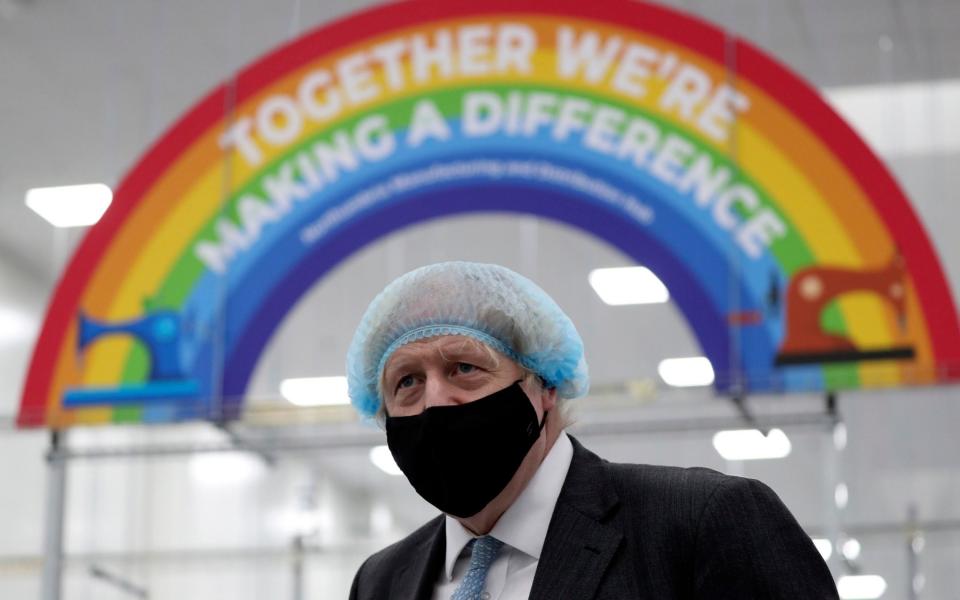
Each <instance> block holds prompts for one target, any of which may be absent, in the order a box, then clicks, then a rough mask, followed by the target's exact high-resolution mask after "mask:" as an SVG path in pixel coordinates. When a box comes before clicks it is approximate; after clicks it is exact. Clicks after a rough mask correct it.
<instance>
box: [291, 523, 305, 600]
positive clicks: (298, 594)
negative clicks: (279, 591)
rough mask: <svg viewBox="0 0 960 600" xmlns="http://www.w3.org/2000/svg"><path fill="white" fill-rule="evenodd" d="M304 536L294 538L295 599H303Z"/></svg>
mask: <svg viewBox="0 0 960 600" xmlns="http://www.w3.org/2000/svg"><path fill="white" fill-rule="evenodd" d="M303 598H304V596H303V536H302V535H297V536H296V537H294V538H293V600H303Z"/></svg>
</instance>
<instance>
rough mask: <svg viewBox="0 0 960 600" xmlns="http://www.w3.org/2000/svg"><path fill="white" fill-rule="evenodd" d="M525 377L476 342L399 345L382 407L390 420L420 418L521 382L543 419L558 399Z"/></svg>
mask: <svg viewBox="0 0 960 600" xmlns="http://www.w3.org/2000/svg"><path fill="white" fill-rule="evenodd" d="M524 374H525V373H524V371H523V369H522V368H520V366H519V365H518V364H517V363H515V362H513V361H512V360H510V359H509V358H507V357H505V356H503V355H502V354H500V353H498V352H496V351H493V350H490V349H488V348H487V347H486V346H483V345H482V344H481V343H480V342H477V341H475V340H473V339H472V338H467V337H464V336H458V335H449V336H441V337H435V338H429V339H426V340H423V341H420V342H413V343H410V344H406V345H404V346H401V347H400V348H398V349H397V350H396V351H395V352H394V353H393V355H391V357H390V359H389V360H388V361H387V364H386V366H385V367H384V371H383V381H382V385H383V388H382V389H383V401H384V407H385V408H386V411H387V414H389V415H390V416H392V417H406V416H411V415H417V414H420V413H421V412H423V411H424V410H425V409H427V408H430V407H431V406H445V405H454V404H466V403H468V402H473V401H474V400H479V399H480V398H483V397H485V396H488V395H490V394H492V393H494V392H497V391H499V390H502V389H504V388H506V387H507V386H509V385H510V384H512V383H513V382H515V381H518V380H521V379H523V380H524V381H523V383H522V384H521V385H522V387H523V388H524V390H525V391H526V393H527V396H528V397H529V398H530V399H531V402H532V403H533V406H534V409H535V410H536V411H537V416H538V418H542V416H543V410H544V409H547V410H550V409H551V408H552V407H553V402H552V401H553V400H554V399H555V395H554V394H550V393H546V391H545V390H542V389H541V388H540V386H539V385H537V384H536V382H535V381H534V379H535V378H532V377H526V378H525V377H524ZM545 400H546V401H545ZM547 404H549V406H547Z"/></svg>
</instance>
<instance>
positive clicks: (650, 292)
mask: <svg viewBox="0 0 960 600" xmlns="http://www.w3.org/2000/svg"><path fill="white" fill-rule="evenodd" d="M587 280H588V281H589V282H590V287H592V288H593V291H595V292H596V293H597V295H598V296H600V299H601V300H603V301H604V302H605V303H607V304H609V305H610V306H624V305H627V304H657V303H662V302H666V301H668V300H670V293H669V292H668V291H667V287H666V286H665V285H663V282H662V281H660V279H658V278H657V276H656V275H654V274H653V271H651V270H650V269H648V268H646V267H615V268H609V269H594V270H593V271H590V275H588V276H587Z"/></svg>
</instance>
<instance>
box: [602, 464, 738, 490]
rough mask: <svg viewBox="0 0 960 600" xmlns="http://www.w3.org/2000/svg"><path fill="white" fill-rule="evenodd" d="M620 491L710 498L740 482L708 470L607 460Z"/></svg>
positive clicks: (607, 469)
mask: <svg viewBox="0 0 960 600" xmlns="http://www.w3.org/2000/svg"><path fill="white" fill-rule="evenodd" d="M604 463H605V464H604V467H605V470H606V472H607V473H608V475H609V476H610V478H611V479H612V480H613V481H614V482H615V483H616V484H618V485H617V487H618V488H620V489H628V490H636V491H642V492H643V493H650V492H661V493H667V494H685V495H692V496H698V497H709V496H710V495H711V494H712V493H713V492H714V491H715V490H716V489H717V488H718V487H719V486H723V485H725V484H729V483H731V482H732V480H736V479H739V478H737V477H732V476H730V475H724V474H723V473H720V472H719V471H715V470H713V469H708V468H706V467H673V466H666V465H647V464H638V463H617V462H609V461H604Z"/></svg>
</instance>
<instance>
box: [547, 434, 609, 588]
mask: <svg viewBox="0 0 960 600" xmlns="http://www.w3.org/2000/svg"><path fill="white" fill-rule="evenodd" d="M570 440H571V441H572V442H573V461H572V462H571V463H570V470H569V471H568V472H567V478H566V480H564V483H563V488H562V490H561V491H560V497H559V498H558V499H557V506H556V508H555V509H554V511H553V517H552V518H551V520H550V527H549V528H548V529H547V537H546V539H545V540H544V544H543V552H542V553H541V555H540V561H539V565H538V567H537V572H536V575H534V579H533V589H532V590H531V591H530V600H553V599H555V598H578V599H584V600H588V599H590V598H593V597H594V595H595V594H596V591H597V586H598V585H599V584H600V580H601V579H602V577H603V574H604V572H605V571H606V570H607V566H608V565H609V564H610V560H611V559H612V558H613V556H614V554H616V551H617V548H618V547H619V546H620V543H621V542H622V540H623V534H622V533H620V532H619V531H618V530H617V529H616V528H614V527H613V526H611V525H608V524H606V523H605V522H604V521H605V519H606V518H607V516H608V515H610V513H611V512H613V510H614V509H615V508H616V507H617V505H618V504H619V499H618V498H617V495H616V492H615V491H614V490H613V488H612V486H611V485H610V484H609V482H608V481H607V478H606V474H605V473H604V470H603V462H602V461H601V460H600V458H599V457H598V456H597V455H595V454H593V453H592V452H590V451H588V450H586V449H585V448H584V447H583V446H581V445H580V443H579V442H577V441H576V440H575V439H573V438H572V437H571V438H570Z"/></svg>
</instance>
